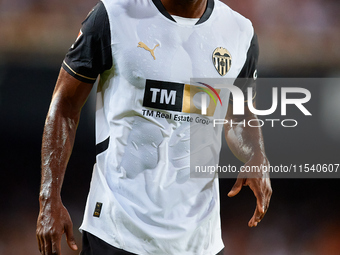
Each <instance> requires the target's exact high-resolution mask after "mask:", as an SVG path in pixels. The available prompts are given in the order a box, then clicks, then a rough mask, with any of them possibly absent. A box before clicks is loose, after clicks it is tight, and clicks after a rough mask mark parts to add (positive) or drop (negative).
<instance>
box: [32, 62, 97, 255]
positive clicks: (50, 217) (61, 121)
mask: <svg viewBox="0 0 340 255" xmlns="http://www.w3.org/2000/svg"><path fill="white" fill-rule="evenodd" d="M91 88H92V84H88V83H84V82H80V81H78V80H77V79H75V78H73V77H72V76H71V75H69V74H68V73H67V72H66V71H65V70H64V69H61V70H60V74H59V78H58V81H57V84H56V87H55V89H54V92H53V96H52V101H51V105H50V109H49V112H48V114H47V118H46V122H45V128H44V133H43V141H42V149H41V162H42V163H41V168H42V172H41V174H42V177H41V189H40V194H39V202H40V212H39V216H38V222H37V231H36V232H37V239H38V244H39V250H40V252H41V254H45V255H49V254H61V246H60V242H61V237H62V235H63V234H64V233H65V234H66V239H67V243H68V245H69V247H70V248H71V249H72V250H77V249H78V247H77V245H76V243H75V240H74V236H73V225H72V221H71V218H70V215H69V213H68V211H67V209H66V208H65V207H64V205H63V203H62V200H61V197H60V191H61V186H62V183H63V179H64V175H65V171H66V166H67V163H68V160H69V158H70V156H71V152H72V148H73V144H74V139H75V135H76V129H77V126H78V123H79V117H80V112H81V108H82V107H83V105H84V103H85V101H86V99H87V97H88V95H89V94H90V92H91Z"/></svg>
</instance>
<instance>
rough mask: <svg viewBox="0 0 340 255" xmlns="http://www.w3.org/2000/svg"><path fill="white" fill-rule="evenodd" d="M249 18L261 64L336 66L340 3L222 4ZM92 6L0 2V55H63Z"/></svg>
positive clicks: (88, 2) (84, 2) (276, 0)
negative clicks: (257, 40)
mask: <svg viewBox="0 0 340 255" xmlns="http://www.w3.org/2000/svg"><path fill="white" fill-rule="evenodd" d="M223 1H224V2H225V3H227V4H228V5H229V6H231V7H232V8H233V9H235V10H237V11H238V12H240V13H241V14H243V15H244V16H246V17H248V18H250V19H251V20H252V21H253V23H254V26H255V29H256V32H257V33H258V34H259V38H260V46H261V49H262V50H263V51H262V53H263V54H261V59H260V60H261V64H262V65H264V66H266V67H270V66H283V67H285V66H289V67H291V66H295V67H296V66H298V67H301V66H309V67H314V68H315V67H327V68H328V67H334V66H337V67H339V66H340V53H339V52H340V51H339V50H338V49H337V47H338V45H339V42H340V29H339V26H340V18H339V15H338V13H339V11H340V2H339V1H336V0H300V1H294V0H284V1H282V0H281V1H280V0H242V1H237V0H223ZM95 4H96V1H95V0H73V1H62V2H61V1H57V0H49V1H43V0H1V1H0V21H1V23H2V24H4V25H2V26H0V35H1V38H2V39H1V40H0V54H1V53H2V54H5V53H9V52H10V53H19V54H22V53H27V52H28V53H36V52H37V53H42V54H46V53H47V54H53V53H65V52H66V50H67V49H68V47H69V46H70V44H72V42H73V40H74V38H75V37H76V35H77V34H78V30H79V28H80V25H81V22H82V21H83V19H84V18H85V16H86V15H87V13H88V12H89V10H90V9H91V8H92V7H93V6H94V5H95Z"/></svg>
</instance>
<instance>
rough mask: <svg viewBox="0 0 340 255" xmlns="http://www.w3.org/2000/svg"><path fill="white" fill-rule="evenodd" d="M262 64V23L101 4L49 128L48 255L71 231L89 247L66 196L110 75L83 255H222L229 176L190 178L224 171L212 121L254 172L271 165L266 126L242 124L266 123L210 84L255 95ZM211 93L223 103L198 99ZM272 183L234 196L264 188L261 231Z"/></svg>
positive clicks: (152, 1) (73, 54)
mask: <svg viewBox="0 0 340 255" xmlns="http://www.w3.org/2000/svg"><path fill="white" fill-rule="evenodd" d="M257 58H258V45H257V38H256V35H255V33H254V29H253V27H252V25H251V22H250V21H249V20H247V19H246V18H244V17H242V16H241V15H239V14H238V13H236V12H234V11H232V10H231V9H230V8H229V7H228V6H226V5H225V4H223V3H221V2H219V1H217V0H138V1H132V0H102V1H101V2H99V3H98V4H97V5H96V7H95V8H94V9H93V10H92V11H91V12H90V13H89V15H88V17H87V18H86V20H85V21H84V23H83V25H82V28H81V30H80V33H79V36H78V38H77V40H76V42H75V43H74V44H73V45H72V47H71V48H70V50H69V52H68V53H67V55H66V57H65V60H64V61H63V64H62V68H61V70H60V74H59V78H58V81H57V84H56V87H55V90H54V93H53V96H52V101H51V105H50V109H49V112H48V115H47V119H46V123H45V129H44V134H43V141H42V180H41V191H40V197H39V200H40V213H39V217H38V222H37V239H38V244H39V250H40V252H41V253H42V254H45V255H49V254H60V252H61V251H60V250H61V248H60V241H61V237H62V235H63V233H65V234H66V239H67V242H68V245H69V246H70V248H71V249H73V250H77V249H78V247H77V245H76V243H75V240H74V237H73V233H72V221H71V219H70V216H69V214H68V211H67V209H66V208H65V207H64V206H63V203H62V201H61V197H60V191H61V187H62V183H63V178H64V174H65V171H66V166H67V163H68V160H69V157H70V155H71V151H72V146H73V143H74V139H75V134H76V129H77V125H78V121H79V117H80V112H81V108H82V106H83V105H84V103H85V101H86V99H87V97H88V95H89V93H90V91H91V89H92V86H93V84H94V82H95V80H96V79H97V76H98V75H100V78H99V82H98V88H97V109H96V153H97V155H96V164H95V166H94V170H93V176H92V181H91V187H90V191H89V195H88V199H87V204H86V208H85V214H84V219H83V223H82V225H81V227H80V228H81V230H82V233H83V248H82V251H81V253H80V254H82V255H90V254H96V255H106V254H107V255H108V254H110V255H113V254H143V255H146V254H150V255H161V254H176V255H178V254H180V255H215V254H222V253H223V247H224V246H223V242H222V238H221V225H220V214H219V211H220V208H219V192H218V190H219V189H218V178H217V175H215V174H214V175H210V176H209V175H205V176H203V177H202V178H199V177H198V178H191V176H190V171H191V170H190V169H191V168H190V165H191V164H192V162H191V161H194V160H198V161H199V163H202V164H203V165H209V164H216V163H218V154H219V153H218V152H219V150H220V148H221V141H220V140H221V139H220V135H221V132H222V127H221V125H219V126H216V127H214V126H213V125H212V123H211V121H212V120H213V119H216V118H218V119H221V118H222V119H224V118H226V120H228V123H229V124H226V125H225V134H226V135H225V136H226V139H227V142H228V145H229V147H230V148H231V150H232V151H233V153H234V154H235V155H236V156H237V157H238V158H239V159H240V160H242V161H243V162H245V164H246V165H257V166H260V165H261V164H262V165H268V164H269V163H268V160H267V158H266V155H265V151H264V145H263V138H262V133H261V130H260V128H255V127H249V126H245V125H243V124H240V123H242V121H243V120H247V119H254V118H256V116H254V115H253V114H252V113H251V112H250V111H249V109H248V108H247V106H245V112H244V115H237V116H236V115H235V116H234V115H233V107H235V106H234V103H233V101H232V100H230V99H229V94H230V93H229V92H227V90H225V89H217V88H214V87H213V84H207V83H205V82H204V81H205V80H204V81H203V82H200V81H199V79H200V78H221V77H222V78H229V79H233V80H235V79H236V78H246V82H242V81H243V80H241V79H237V80H236V81H235V85H237V86H238V87H239V88H240V89H242V90H243V91H244V92H245V91H246V87H248V86H253V90H254V91H255V86H254V80H255V79H256V75H257V74H256V65H257ZM191 78H197V81H198V82H197V83H195V84H190V82H191V81H190V79H191ZM202 91H204V92H203V94H204V93H207V94H208V95H209V96H211V98H210V99H211V100H210V103H209V104H208V103H207V101H205V102H206V103H207V105H206V107H204V100H202V101H201V105H199V104H200V102H198V103H197V100H196V99H195V97H197V95H201V94H202ZM213 99H215V101H216V102H218V103H219V104H214V103H213ZM228 104H229V106H228ZM200 108H201V109H200ZM203 110H205V112H203ZM231 120H233V121H234V123H235V122H237V123H239V124H236V125H230V121H231ZM246 122H247V121H246ZM209 123H210V124H209ZM203 127H204V128H205V129H204V130H205V131H204V132H205V133H204V134H205V135H204V136H199V137H198V136H197V135H196V133H195V132H196V131H197V132H198V133H199V132H200V130H202V128H203ZM206 131H207V132H206ZM195 135H196V136H195ZM193 137H194V138H195V139H192V138H193ZM191 142H193V143H194V144H191ZM192 145H195V146H192ZM268 177H269V176H268V175H267V174H265V173H262V172H260V173H257V175H256V176H252V178H249V176H245V175H242V174H240V175H239V176H238V179H237V181H236V183H235V185H234V186H233V188H232V189H231V191H230V192H229V194H228V196H235V195H236V194H237V193H238V192H239V191H240V190H241V188H242V186H246V185H247V186H249V187H250V188H251V189H252V190H253V192H254V194H255V197H256V199H257V206H256V209H255V212H254V215H253V217H252V218H251V219H250V221H249V223H248V225H249V226H250V227H253V226H256V225H257V224H258V223H259V222H260V221H261V219H262V218H263V216H264V215H265V213H266V211H267V209H268V206H269V200H270V197H271V185H270V180H269V178H268ZM222 198H223V196H222Z"/></svg>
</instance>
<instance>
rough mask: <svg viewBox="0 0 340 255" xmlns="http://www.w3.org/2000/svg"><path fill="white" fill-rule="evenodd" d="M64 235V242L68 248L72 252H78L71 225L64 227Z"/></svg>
mask: <svg viewBox="0 0 340 255" xmlns="http://www.w3.org/2000/svg"><path fill="white" fill-rule="evenodd" d="M65 234H66V241H67V244H68V246H69V247H70V248H71V249H72V250H74V251H76V250H78V246H77V244H76V241H75V239H74V235H73V226H72V224H69V225H66V226H65Z"/></svg>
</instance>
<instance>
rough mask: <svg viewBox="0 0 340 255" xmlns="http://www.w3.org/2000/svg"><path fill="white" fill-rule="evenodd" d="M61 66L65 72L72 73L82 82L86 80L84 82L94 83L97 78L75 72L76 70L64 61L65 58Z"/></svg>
mask: <svg viewBox="0 0 340 255" xmlns="http://www.w3.org/2000/svg"><path fill="white" fill-rule="evenodd" d="M62 67H63V68H64V70H65V71H66V72H68V73H69V74H70V75H72V76H73V77H74V78H76V79H77V80H80V81H82V82H86V83H91V84H92V83H94V82H95V81H96V79H97V77H96V78H90V77H86V76H85V75H81V74H79V73H77V72H76V71H74V70H73V69H72V68H71V67H70V66H69V65H68V64H67V63H66V62H65V60H64V61H63V64H62Z"/></svg>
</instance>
